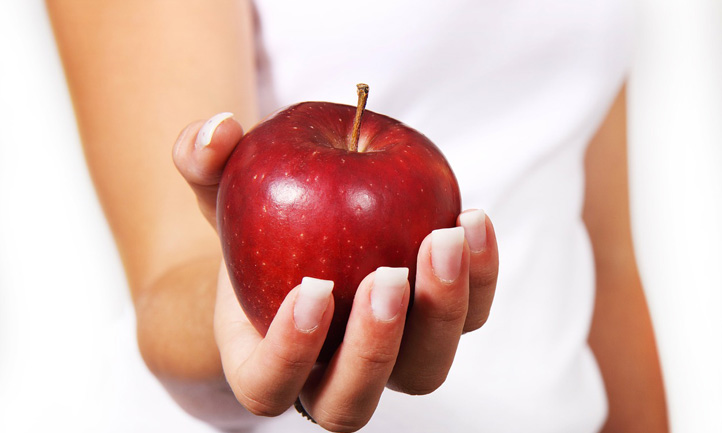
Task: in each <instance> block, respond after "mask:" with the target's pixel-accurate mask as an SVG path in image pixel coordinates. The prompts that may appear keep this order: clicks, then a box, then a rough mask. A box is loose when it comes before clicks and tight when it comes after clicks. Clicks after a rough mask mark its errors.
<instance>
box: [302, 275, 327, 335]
mask: <svg viewBox="0 0 722 433" xmlns="http://www.w3.org/2000/svg"><path fill="white" fill-rule="evenodd" d="M331 291H333V281H328V280H319V279H317V278H311V277H303V280H301V288H300V289H299V290H298V294H297V295H296V303H295V305H294V306H293V321H294V322H296V328H297V329H298V330H299V331H303V332H309V331H313V330H314V329H316V328H317V327H318V325H319V323H321V318H322V317H323V313H325V312H326V308H328V302H329V300H330V299H331Z"/></svg>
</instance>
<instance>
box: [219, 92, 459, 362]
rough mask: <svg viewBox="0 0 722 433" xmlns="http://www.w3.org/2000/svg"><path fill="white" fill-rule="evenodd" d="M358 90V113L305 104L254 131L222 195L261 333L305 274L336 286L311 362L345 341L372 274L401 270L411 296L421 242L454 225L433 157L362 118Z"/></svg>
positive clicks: (227, 233)
mask: <svg viewBox="0 0 722 433" xmlns="http://www.w3.org/2000/svg"><path fill="white" fill-rule="evenodd" d="M363 89H364V88H363V87H362V85H359V96H360V97H359V101H360V102H359V106H358V107H351V106H348V105H340V104H334V103H329V102H303V103H300V104H296V105H293V106H291V107H288V108H286V109H284V110H282V111H280V112H277V113H276V114H275V115H273V116H272V117H270V118H268V119H266V120H265V121H264V122H262V123H260V124H258V125H257V126H256V127H254V128H253V129H252V130H251V131H249V132H248V133H247V134H246V135H244V136H243V138H242V139H241V141H240V142H239V143H238V146H237V148H236V149H235V150H234V152H233V154H232V155H231V157H230V159H229V161H228V164H227V165H226V168H225V171H224V172H223V177H222V180H221V183H220V191H219V195H218V228H219V231H220V233H219V234H220V238H221V242H222V246H223V253H224V257H225V260H226V264H227V266H228V272H229V275H230V279H231V282H232V284H233V287H234V290H235V292H236V295H237V297H238V300H239V301H240V303H241V306H242V307H243V310H244V311H245V313H246V315H247V316H248V318H249V320H250V321H251V322H252V323H253V325H254V326H255V327H256V329H257V330H258V331H259V332H260V333H261V334H264V335H265V333H266V331H267V330H268V327H269V325H270V323H271V320H272V319H273V317H274V315H275V314H276V311H277V310H278V308H279V306H280V304H281V302H282V301H283V299H284V298H285V296H286V294H287V293H288V292H289V291H290V290H291V289H292V288H293V287H295V286H296V285H298V284H300V282H301V279H302V278H303V277H304V276H310V277H315V278H322V279H327V280H332V281H334V289H333V296H334V301H335V313H334V318H333V322H332V324H331V329H330V330H329V333H328V336H327V338H326V342H325V344H324V349H323V350H322V353H321V356H320V357H319V360H328V359H329V358H330V356H331V355H332V353H333V351H334V350H335V349H336V347H337V346H338V344H339V343H340V342H341V340H342V339H343V333H344V329H345V326H346V321H347V319H348V316H349V312H350V310H351V305H352V303H353V298H354V293H355V291H356V288H357V287H358V285H359V283H360V282H361V280H362V279H363V278H364V277H366V275H368V274H369V273H371V272H372V271H374V270H375V269H376V268H378V267H379V266H392V267H402V266H405V267H408V268H409V277H410V283H411V287H412V288H413V279H414V276H415V270H416V256H417V253H418V250H419V245H420V244H421V241H422V240H423V239H424V237H425V236H426V235H428V234H429V233H430V232H431V231H432V230H435V229H438V228H445V227H453V226H454V225H455V223H456V217H457V216H458V214H459V212H460V210H461V199H460V194H459V187H458V184H457V181H456V178H455V176H454V173H453V172H452V170H451V168H450V167H449V164H448V163H447V161H446V159H445V158H444V156H443V155H442V153H441V152H440V151H439V149H438V148H437V147H436V146H435V145H434V144H433V143H432V142H431V141H430V140H429V139H427V138H426V137H425V136H424V135H422V134H420V133H419V132H417V131H416V130H414V129H412V128H410V127H408V126H406V125H404V124H402V123H401V122H399V121H397V120H394V119H392V118H390V117H387V116H384V115H381V114H377V113H374V112H371V111H364V110H363V106H364V105H365V95H366V94H367V92H368V87H366V88H365V92H364V91H363ZM362 115H363V121H362V122H361V117H362ZM355 118H356V120H355ZM359 125H360V126H359ZM359 129H360V132H359ZM357 143H358V144H357Z"/></svg>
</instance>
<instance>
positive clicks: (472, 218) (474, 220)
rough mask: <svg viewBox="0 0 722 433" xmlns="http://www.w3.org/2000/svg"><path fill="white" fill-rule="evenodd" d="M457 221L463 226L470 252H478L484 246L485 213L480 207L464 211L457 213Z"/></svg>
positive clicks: (482, 249)
mask: <svg viewBox="0 0 722 433" xmlns="http://www.w3.org/2000/svg"><path fill="white" fill-rule="evenodd" d="M459 223H460V224H461V226H462V227H464V235H465V236H466V242H468V243H469V249H471V252H473V253H478V252H481V251H484V248H486V214H485V213H484V211H483V210H481V209H475V210H472V211H468V212H464V213H462V214H461V215H459Z"/></svg>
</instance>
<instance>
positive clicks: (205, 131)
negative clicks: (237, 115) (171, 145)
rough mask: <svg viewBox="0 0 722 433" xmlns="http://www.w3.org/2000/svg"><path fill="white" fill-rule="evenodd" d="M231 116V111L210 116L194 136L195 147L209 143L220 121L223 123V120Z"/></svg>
mask: <svg viewBox="0 0 722 433" xmlns="http://www.w3.org/2000/svg"><path fill="white" fill-rule="evenodd" d="M232 117H233V113H231V112H227V111H226V112H223V113H218V114H216V115H215V116H213V117H211V118H210V119H208V120H207V121H206V123H204V124H203V126H201V129H200V130H199V131H198V135H197V136H196V142H195V147H196V149H202V148H204V147H206V146H208V145H209V144H211V141H212V140H213V135H214V133H215V132H216V129H217V128H218V127H219V126H220V124H221V123H223V122H224V121H225V120H227V119H230V118H232Z"/></svg>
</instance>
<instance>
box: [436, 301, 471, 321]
mask: <svg viewBox="0 0 722 433" xmlns="http://www.w3.org/2000/svg"><path fill="white" fill-rule="evenodd" d="M468 310H469V304H468V299H464V301H463V302H453V303H450V304H447V305H444V306H443V307H441V308H431V309H429V310H428V312H427V317H428V318H429V320H431V321H432V322H438V323H441V324H456V323H459V322H461V321H462V320H466V314H467V312H468Z"/></svg>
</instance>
